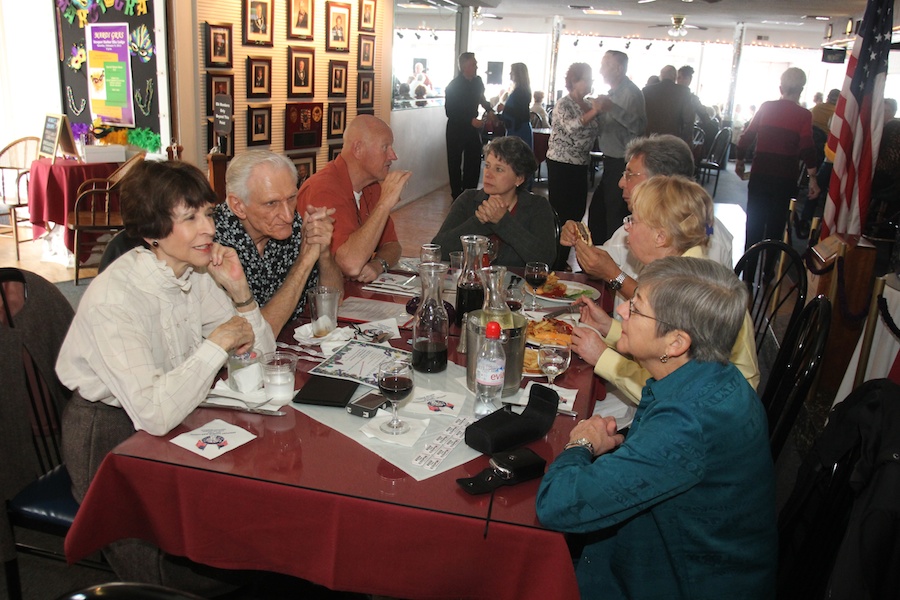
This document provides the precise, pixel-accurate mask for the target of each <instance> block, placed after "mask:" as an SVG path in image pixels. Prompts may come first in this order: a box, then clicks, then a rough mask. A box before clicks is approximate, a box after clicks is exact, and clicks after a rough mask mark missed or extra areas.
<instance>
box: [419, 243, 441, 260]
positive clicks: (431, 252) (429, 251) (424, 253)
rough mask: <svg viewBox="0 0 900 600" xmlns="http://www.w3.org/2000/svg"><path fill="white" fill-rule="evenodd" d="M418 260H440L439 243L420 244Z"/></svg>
mask: <svg viewBox="0 0 900 600" xmlns="http://www.w3.org/2000/svg"><path fill="white" fill-rule="evenodd" d="M419 262H423V263H430V262H441V245H440V244H422V249H421V250H420V251H419Z"/></svg>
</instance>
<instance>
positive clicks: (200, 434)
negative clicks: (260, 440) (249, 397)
mask: <svg viewBox="0 0 900 600" xmlns="http://www.w3.org/2000/svg"><path fill="white" fill-rule="evenodd" d="M255 437H256V436H255V435H253V434H252V433H250V432H249V431H247V430H246V429H242V428H240V427H238V426H237V425H232V424H231V423H228V422H227V421H223V420H222V419H214V420H212V421H210V422H209V423H207V424H206V425H203V426H202V427H198V428H197V429H195V430H193V431H188V432H187V433H182V434H181V435H178V436H175V437H174V438H172V440H171V441H172V443H173V444H175V445H177V446H181V447H182V448H184V449H186V450H190V451H191V452H193V453H194V454H199V455H200V456H202V457H204V458H208V459H209V460H212V459H214V458H217V457H219V456H222V455H223V454H225V453H226V452H228V451H229V450H234V449H235V448H237V447H238V446H243V445H244V444H246V443H247V442H249V441H250V440H252V439H254V438H255Z"/></svg>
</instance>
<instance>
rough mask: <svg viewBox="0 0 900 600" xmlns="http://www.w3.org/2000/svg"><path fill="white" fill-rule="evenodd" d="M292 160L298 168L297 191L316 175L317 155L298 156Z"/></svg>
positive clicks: (312, 153)
mask: <svg viewBox="0 0 900 600" xmlns="http://www.w3.org/2000/svg"><path fill="white" fill-rule="evenodd" d="M290 158H291V162H292V163H294V166H295V167H297V189H300V186H301V185H303V183H304V182H305V181H306V180H307V179H309V178H310V177H312V176H313V175H315V174H316V153H315V152H309V153H307V154H298V155H296V156H291V157H290Z"/></svg>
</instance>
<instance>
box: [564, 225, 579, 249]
mask: <svg viewBox="0 0 900 600" xmlns="http://www.w3.org/2000/svg"><path fill="white" fill-rule="evenodd" d="M578 239H581V236H580V235H578V225H576V224H575V221H566V222H565V224H564V225H563V226H562V229H561V230H560V232H559V243H560V245H561V246H574V245H575V240H578Z"/></svg>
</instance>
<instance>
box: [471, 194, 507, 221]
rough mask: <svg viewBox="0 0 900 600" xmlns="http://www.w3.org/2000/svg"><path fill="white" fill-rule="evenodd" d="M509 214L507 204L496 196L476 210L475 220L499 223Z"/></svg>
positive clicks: (489, 198)
mask: <svg viewBox="0 0 900 600" xmlns="http://www.w3.org/2000/svg"><path fill="white" fill-rule="evenodd" d="M508 212H509V210H508V208H507V206H506V203H504V202H503V201H502V200H501V199H500V198H498V197H496V196H490V197H488V199H487V200H485V201H484V202H482V203H481V204H480V205H479V206H478V208H476V209H475V218H477V219H478V220H479V221H481V222H482V223H499V222H500V219H502V218H503V217H505V216H506V214H507V213H508Z"/></svg>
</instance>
